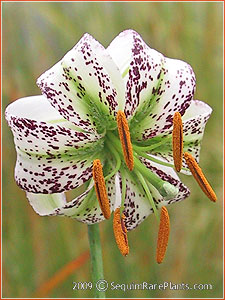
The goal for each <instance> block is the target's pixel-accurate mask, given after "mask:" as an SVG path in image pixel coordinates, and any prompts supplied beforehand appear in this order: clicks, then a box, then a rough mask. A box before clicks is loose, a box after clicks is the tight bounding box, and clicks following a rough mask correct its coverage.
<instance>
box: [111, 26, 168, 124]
mask: <svg viewBox="0 0 225 300" xmlns="http://www.w3.org/2000/svg"><path fill="white" fill-rule="evenodd" d="M107 50H108V51H109V53H110V55H111V56H112V58H113V60H114V61H115V63H116V64H117V66H118V67H119V69H120V72H121V74H122V76H123V78H124V81H125V85H126V102H125V110H124V111H125V114H126V117H127V118H128V119H130V118H132V116H133V115H134V114H135V112H136V111H138V110H142V113H143V107H149V105H150V104H151V101H152V98H153V91H154V90H156V89H157V86H158V84H159V79H160V78H161V75H162V67H163V62H164V57H163V55H162V54H161V53H159V52H157V51H155V50H154V49H151V48H149V47H148V46H147V45H146V44H145V42H144V41H143V40H142V38H141V36H140V35H139V34H138V33H137V32H135V31H133V30H126V31H123V32H121V33H120V34H119V35H118V36H117V37H116V38H115V39H114V40H113V41H112V43H111V44H110V45H109V47H108V48H107ZM142 117H143V115H142Z"/></svg>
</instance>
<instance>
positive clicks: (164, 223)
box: [156, 206, 170, 264]
mask: <svg viewBox="0 0 225 300" xmlns="http://www.w3.org/2000/svg"><path fill="white" fill-rule="evenodd" d="M169 233H170V218H169V214H168V211H167V209H166V207H165V206H163V207H162V209H161V214H160V224H159V232H158V241H157V251H156V261H157V263H158V264H161V263H162V262H163V259H164V257H165V254H166V248H167V245H168V240H169Z"/></svg>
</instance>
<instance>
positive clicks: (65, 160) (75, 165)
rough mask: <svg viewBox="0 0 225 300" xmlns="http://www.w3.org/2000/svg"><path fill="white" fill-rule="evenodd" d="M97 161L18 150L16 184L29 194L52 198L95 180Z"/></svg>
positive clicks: (89, 158) (90, 158)
mask: <svg viewBox="0 0 225 300" xmlns="http://www.w3.org/2000/svg"><path fill="white" fill-rule="evenodd" d="M93 159H94V157H88V159H81V158H79V157H76V156H68V155H61V154H59V155H50V156H48V155H31V154H29V153H26V152H23V151H21V150H19V149H17V161H16V168H15V180H16V182H17V184H18V185H19V186H20V187H21V188H22V189H24V190H25V191H27V192H31V193H42V194H52V193H61V192H64V191H68V190H72V189H74V188H76V187H78V186H80V185H81V184H83V183H84V182H86V181H87V180H88V179H90V178H91V177H92V162H93Z"/></svg>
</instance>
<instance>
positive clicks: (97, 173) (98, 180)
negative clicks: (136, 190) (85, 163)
mask: <svg viewBox="0 0 225 300" xmlns="http://www.w3.org/2000/svg"><path fill="white" fill-rule="evenodd" d="M93 179H94V183H95V192H96V195H97V199H98V202H99V205H100V208H101V210H102V213H103V215H104V217H105V218H106V219H109V218H110V205H109V199H108V196H107V192H106V186H105V180H104V176H103V171H102V164H101V162H100V160H99V159H95V160H94V162H93Z"/></svg>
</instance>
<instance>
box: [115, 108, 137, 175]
mask: <svg viewBox="0 0 225 300" xmlns="http://www.w3.org/2000/svg"><path fill="white" fill-rule="evenodd" d="M117 126H118V132H119V137H120V142H121V145H122V149H123V155H124V158H125V162H126V165H127V167H128V169H129V170H130V171H132V170H133V168H134V158H133V149H132V144H131V139H130V131H129V126H128V122H127V119H126V116H125V114H124V112H123V111H121V110H119V111H118V113H117Z"/></svg>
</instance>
